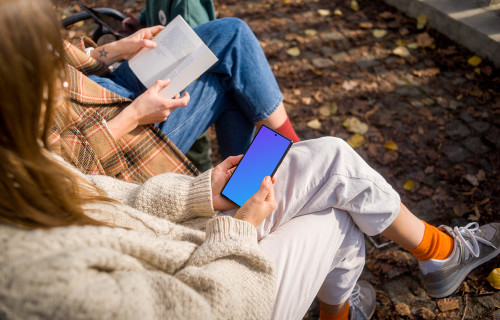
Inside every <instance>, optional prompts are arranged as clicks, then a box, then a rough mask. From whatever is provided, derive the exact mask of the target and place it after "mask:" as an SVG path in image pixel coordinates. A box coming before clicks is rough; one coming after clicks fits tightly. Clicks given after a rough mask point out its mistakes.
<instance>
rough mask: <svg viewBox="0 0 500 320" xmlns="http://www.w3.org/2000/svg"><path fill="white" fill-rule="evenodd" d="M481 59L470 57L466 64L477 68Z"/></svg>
mask: <svg viewBox="0 0 500 320" xmlns="http://www.w3.org/2000/svg"><path fill="white" fill-rule="evenodd" d="M481 61H483V60H481V58H479V57H478V56H472V57H470V58H469V60H467V62H468V63H469V64H470V65H471V66H473V67H477V66H478V65H479V64H480V63H481Z"/></svg>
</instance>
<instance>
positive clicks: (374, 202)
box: [223, 137, 400, 319]
mask: <svg viewBox="0 0 500 320" xmlns="http://www.w3.org/2000/svg"><path fill="white" fill-rule="evenodd" d="M275 177H276V183H275V185H274V190H275V193H276V201H277V206H276V209H275V210H274V212H273V213H272V214H271V215H270V216H269V217H268V218H266V219H265V220H264V222H262V223H261V224H260V225H259V226H258V227H257V232H258V236H259V240H260V242H259V243H260V246H261V248H262V249H263V251H264V252H266V253H267V254H268V255H269V256H270V257H271V259H272V260H274V262H275V264H276V267H277V283H276V299H275V307H274V311H273V319H302V317H303V316H304V314H305V312H306V311H307V309H308V308H309V306H310V305H311V303H312V301H313V299H314V297H315V296H316V295H318V297H319V298H320V300H322V301H323V302H325V303H328V304H333V305H335V304H340V303H342V302H344V301H346V300H347V299H348V297H349V295H350V294H351V292H352V289H353V288H354V285H355V284H356V281H357V279H358V277H359V275H360V274H361V271H362V269H363V265H364V259H365V248H364V238H363V233H366V234H368V235H375V234H379V233H381V232H382V231H384V230H385V228H387V227H388V226H389V225H390V224H391V223H392V222H393V221H394V219H395V218H396V216H397V214H398V212H399V210H400V198H399V195H398V194H397V193H396V192H395V191H394V189H393V188H392V187H391V186H390V185H389V184H388V183H387V182H386V181H385V179H383V178H382V176H380V174H378V173H377V172H376V171H375V170H373V169H372V168H371V167H370V166H369V165H368V164H367V163H366V162H365V161H364V160H363V159H362V158H361V157H360V156H359V155H358V154H357V153H356V152H355V151H354V150H353V149H352V148H351V147H350V146H349V145H348V144H347V143H346V142H345V141H343V140H342V139H339V138H333V137H325V138H320V139H314V140H307V141H303V142H299V143H296V144H294V146H293V147H292V148H291V150H290V152H289V153H288V155H287V156H286V158H285V159H284V160H283V163H282V164H281V166H280V167H279V169H278V171H277V172H276V174H275ZM235 212H236V210H231V211H226V212H224V213H223V214H230V215H234V213H235Z"/></svg>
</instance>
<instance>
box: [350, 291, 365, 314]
mask: <svg viewBox="0 0 500 320" xmlns="http://www.w3.org/2000/svg"><path fill="white" fill-rule="evenodd" d="M349 304H350V305H351V306H356V307H357V311H356V312H360V313H361V314H363V316H364V317H365V318H366V319H368V316H367V315H366V314H365V311H364V310H363V309H361V307H360V304H361V289H360V287H359V285H358V284H357V283H356V285H355V286H354V289H352V292H351V296H350V297H349ZM349 319H350V318H349Z"/></svg>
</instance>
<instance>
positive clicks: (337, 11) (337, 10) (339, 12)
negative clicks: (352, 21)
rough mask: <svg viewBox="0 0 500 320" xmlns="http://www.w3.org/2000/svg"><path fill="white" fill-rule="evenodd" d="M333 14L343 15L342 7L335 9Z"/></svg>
mask: <svg viewBox="0 0 500 320" xmlns="http://www.w3.org/2000/svg"><path fill="white" fill-rule="evenodd" d="M333 14H334V15H336V16H341V15H342V10H340V9H335V10H334V11H333Z"/></svg>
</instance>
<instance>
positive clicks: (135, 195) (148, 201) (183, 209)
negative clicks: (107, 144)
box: [87, 170, 215, 222]
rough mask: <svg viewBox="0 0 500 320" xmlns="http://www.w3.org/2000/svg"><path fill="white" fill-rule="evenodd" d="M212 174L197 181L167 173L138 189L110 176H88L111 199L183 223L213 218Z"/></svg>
mask: <svg viewBox="0 0 500 320" xmlns="http://www.w3.org/2000/svg"><path fill="white" fill-rule="evenodd" d="M211 174H212V171H211V170H209V171H206V172H204V173H203V174H201V175H199V176H197V177H190V176H186V175H181V174H175V173H164V174H160V175H157V176H155V177H152V178H150V179H148V180H147V181H146V182H145V183H144V184H142V185H138V184H133V183H129V182H124V181H121V180H118V179H115V178H111V177H107V176H96V175H87V179H89V180H90V181H91V182H92V183H93V184H95V185H96V186H98V187H99V188H101V189H102V190H104V191H105V192H106V193H107V194H108V196H109V197H111V198H113V199H115V200H118V201H120V202H122V203H124V204H126V205H129V206H131V207H133V208H135V209H138V210H140V211H143V212H147V213H149V214H151V215H155V216H158V217H161V218H166V219H168V220H170V221H172V222H182V221H185V220H188V219H190V218H193V217H212V216H213V215H214V214H215V212H214V210H213V206H212V190H211Z"/></svg>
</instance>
